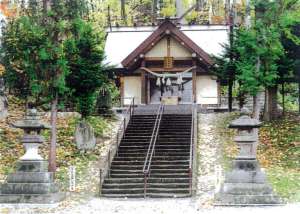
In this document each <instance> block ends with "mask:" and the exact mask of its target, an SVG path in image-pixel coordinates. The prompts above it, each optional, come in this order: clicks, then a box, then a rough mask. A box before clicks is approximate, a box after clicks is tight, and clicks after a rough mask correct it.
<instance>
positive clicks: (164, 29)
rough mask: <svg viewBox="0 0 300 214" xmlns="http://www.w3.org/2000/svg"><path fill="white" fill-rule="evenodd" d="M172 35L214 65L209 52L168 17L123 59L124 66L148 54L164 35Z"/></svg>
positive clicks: (205, 61)
mask: <svg viewBox="0 0 300 214" xmlns="http://www.w3.org/2000/svg"><path fill="white" fill-rule="evenodd" d="M166 35H170V36H171V37H173V38H174V39H176V40H177V41H178V42H180V43H181V44H183V45H184V46H185V47H186V48H187V49H188V50H190V51H191V52H192V53H196V55H197V57H199V58H201V59H202V61H203V62H204V63H205V64H207V65H212V64H213V61H212V59H211V57H210V56H209V54H208V53H206V52H205V51H204V50H203V49H202V48H200V47H199V46H198V45H197V44H196V43H195V42H193V41H192V40H191V39H190V38H189V37H188V36H186V35H185V34H184V33H183V32H181V31H180V30H179V28H177V27H176V25H175V24H174V23H172V22H171V21H170V20H169V19H166V20H165V21H164V22H163V23H162V24H161V25H160V26H159V27H158V28H157V29H156V30H155V31H154V32H153V33H152V34H151V35H150V36H149V37H148V38H147V39H146V40H144V41H143V42H142V43H141V44H140V45H139V46H138V47H137V48H136V49H135V50H134V51H132V52H131V53H130V54H129V55H128V56H127V57H126V58H125V59H124V60H123V61H122V65H123V66H124V67H129V66H130V65H131V64H132V63H133V62H134V61H136V60H135V59H137V57H139V56H140V55H141V54H146V53H147V52H148V51H149V50H150V49H151V48H152V47H153V46H154V45H156V44H157V43H158V42H159V41H160V40H161V39H162V38H163V37H165V36H166Z"/></svg>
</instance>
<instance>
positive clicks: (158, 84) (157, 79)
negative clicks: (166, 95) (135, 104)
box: [156, 78, 160, 86]
mask: <svg viewBox="0 0 300 214" xmlns="http://www.w3.org/2000/svg"><path fill="white" fill-rule="evenodd" d="M156 85H157V86H160V78H156Z"/></svg>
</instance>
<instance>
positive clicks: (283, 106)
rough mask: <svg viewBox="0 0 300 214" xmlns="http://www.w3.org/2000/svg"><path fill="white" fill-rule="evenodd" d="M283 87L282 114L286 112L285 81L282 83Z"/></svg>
mask: <svg viewBox="0 0 300 214" xmlns="http://www.w3.org/2000/svg"><path fill="white" fill-rule="evenodd" d="M281 87H282V88H281V89H282V116H284V114H285V88H284V82H282V85H281Z"/></svg>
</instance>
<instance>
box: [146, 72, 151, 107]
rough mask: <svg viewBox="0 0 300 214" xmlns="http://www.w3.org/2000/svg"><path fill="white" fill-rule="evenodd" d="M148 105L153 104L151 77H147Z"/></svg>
mask: <svg viewBox="0 0 300 214" xmlns="http://www.w3.org/2000/svg"><path fill="white" fill-rule="evenodd" d="M146 94H147V104H150V103H151V100H150V98H151V97H150V78H149V76H148V77H147V93H146Z"/></svg>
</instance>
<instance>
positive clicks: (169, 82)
mask: <svg viewBox="0 0 300 214" xmlns="http://www.w3.org/2000/svg"><path fill="white" fill-rule="evenodd" d="M166 85H167V86H171V85H172V83H171V80H170V78H168V79H167V83H166Z"/></svg>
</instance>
